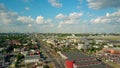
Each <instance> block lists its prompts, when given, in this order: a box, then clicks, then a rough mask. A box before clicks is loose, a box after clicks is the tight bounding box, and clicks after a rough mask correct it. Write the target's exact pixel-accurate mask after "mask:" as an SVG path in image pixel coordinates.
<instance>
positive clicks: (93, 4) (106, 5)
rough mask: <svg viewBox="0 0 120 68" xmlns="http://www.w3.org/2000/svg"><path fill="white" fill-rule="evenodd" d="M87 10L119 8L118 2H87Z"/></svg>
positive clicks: (117, 0)
mask: <svg viewBox="0 0 120 68" xmlns="http://www.w3.org/2000/svg"><path fill="white" fill-rule="evenodd" d="M87 1H88V6H89V8H92V9H103V8H111V7H112V8H120V0H102V1H101V0H87Z"/></svg>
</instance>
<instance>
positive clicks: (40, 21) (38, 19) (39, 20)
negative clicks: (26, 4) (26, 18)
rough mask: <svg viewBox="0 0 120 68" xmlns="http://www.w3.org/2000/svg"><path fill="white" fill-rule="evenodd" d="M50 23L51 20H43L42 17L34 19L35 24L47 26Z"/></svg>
mask: <svg viewBox="0 0 120 68" xmlns="http://www.w3.org/2000/svg"><path fill="white" fill-rule="evenodd" d="M51 21H52V20H51V19H47V20H44V17H42V16H38V17H37V18H36V23H37V24H47V23H50V22H51Z"/></svg>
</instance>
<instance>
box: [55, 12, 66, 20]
mask: <svg viewBox="0 0 120 68" xmlns="http://www.w3.org/2000/svg"><path fill="white" fill-rule="evenodd" d="M66 17H67V16H66V15H63V14H62V13H60V14H58V15H57V16H56V17H55V18H56V19H65V18H66Z"/></svg>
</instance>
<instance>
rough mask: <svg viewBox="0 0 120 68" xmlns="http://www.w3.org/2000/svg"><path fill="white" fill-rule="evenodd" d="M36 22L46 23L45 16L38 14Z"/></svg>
mask: <svg viewBox="0 0 120 68" xmlns="http://www.w3.org/2000/svg"><path fill="white" fill-rule="evenodd" d="M36 23H37V24H43V23H44V17H42V16H38V17H37V18H36Z"/></svg>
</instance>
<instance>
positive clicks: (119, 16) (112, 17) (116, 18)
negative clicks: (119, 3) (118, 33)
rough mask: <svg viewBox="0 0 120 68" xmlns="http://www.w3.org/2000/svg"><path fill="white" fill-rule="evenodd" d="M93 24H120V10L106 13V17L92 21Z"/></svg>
mask: <svg viewBox="0 0 120 68" xmlns="http://www.w3.org/2000/svg"><path fill="white" fill-rule="evenodd" d="M91 22H92V23H120V10H118V11H117V12H113V13H111V14H110V13H106V15H105V16H100V17H97V18H95V19H91Z"/></svg>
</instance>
